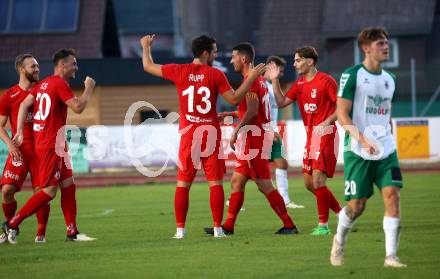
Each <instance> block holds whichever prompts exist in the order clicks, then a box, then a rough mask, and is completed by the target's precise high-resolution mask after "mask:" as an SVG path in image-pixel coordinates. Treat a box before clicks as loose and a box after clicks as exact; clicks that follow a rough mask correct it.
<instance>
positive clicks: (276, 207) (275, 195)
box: [266, 189, 295, 228]
mask: <svg viewBox="0 0 440 279" xmlns="http://www.w3.org/2000/svg"><path fill="white" fill-rule="evenodd" d="M266 198H267V200H268V201H269V203H270V206H271V207H272V209H273V211H275V213H276V214H277V215H278V217H280V219H281V220H282V221H283V224H284V227H285V228H293V227H295V224H294V223H293V220H292V218H290V216H289V213H287V209H286V205H285V204H284V200H283V197H281V195H280V193H279V192H278V191H277V190H276V189H275V190H273V191H272V192H270V193H269V194H268V195H267V196H266Z"/></svg>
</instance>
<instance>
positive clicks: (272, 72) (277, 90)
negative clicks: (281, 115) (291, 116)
mask: <svg viewBox="0 0 440 279" xmlns="http://www.w3.org/2000/svg"><path fill="white" fill-rule="evenodd" d="M266 75H267V77H269V79H270V80H271V81H272V87H273V93H274V96H275V101H276V102H277V106H278V108H284V107H286V106H288V105H290V104H291V103H293V100H292V99H290V98H289V97H286V96H285V95H284V92H283V90H282V89H281V85H280V80H279V76H280V67H278V66H277V65H276V64H275V63H270V64H269V65H267V73H266Z"/></svg>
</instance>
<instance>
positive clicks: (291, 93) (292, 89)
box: [286, 81, 301, 101]
mask: <svg viewBox="0 0 440 279" xmlns="http://www.w3.org/2000/svg"><path fill="white" fill-rule="evenodd" d="M300 92H301V91H300V89H299V85H298V81H295V83H294V84H293V85H292V87H290V89H289V91H287V93H286V97H288V98H289V99H291V100H293V101H295V100H296V97H297V95H298V94H299V93H300Z"/></svg>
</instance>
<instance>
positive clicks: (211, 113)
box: [140, 35, 264, 239]
mask: <svg viewBox="0 0 440 279" xmlns="http://www.w3.org/2000/svg"><path fill="white" fill-rule="evenodd" d="M154 37H155V36H154V35H147V36H144V37H142V38H141V40H140V43H141V45H142V48H143V55H142V62H143V66H144V71H145V72H147V73H149V74H152V75H155V76H158V77H162V78H165V79H168V80H170V81H172V82H173V83H174V84H175V85H176V87H177V93H178V95H179V103H180V133H181V139H180V147H179V168H178V171H177V180H178V182H177V187H176V192H175V196H174V209H175V214H176V224H177V231H176V234H175V235H174V238H176V239H181V238H183V237H184V236H185V220H186V215H187V212H188V204H189V189H190V187H191V184H192V182H193V180H194V177H195V175H196V172H197V169H198V168H200V165H202V166H203V169H204V170H205V175H206V179H207V180H208V183H209V186H210V205H211V211H212V217H213V220H214V236H215V237H222V236H224V233H223V230H222V227H221V222H222V219H223V209H224V192H223V185H222V184H223V175H224V173H225V162H224V159H222V158H223V157H224V156H223V154H221V153H222V150H221V147H220V143H221V131H220V125H219V122H218V120H217V112H216V105H217V97H218V95H219V94H220V95H222V96H223V97H224V98H225V100H226V101H227V102H229V103H231V104H238V103H239V102H240V101H241V99H242V98H243V97H244V95H245V93H246V92H247V91H248V90H249V88H250V85H251V84H252V81H253V80H255V79H256V78H257V76H259V75H260V74H261V73H262V71H263V70H264V65H263V64H261V65H259V66H258V67H256V68H255V69H254V70H253V71H252V72H251V73H250V76H249V81H248V82H246V83H243V85H242V86H241V87H240V88H238V89H237V91H235V92H234V91H233V90H232V88H231V86H230V84H229V82H228V80H227V79H226V76H225V75H224V73H223V72H221V71H220V70H218V69H215V68H213V67H212V63H213V62H214V59H215V57H216V55H217V45H216V41H215V39H214V38H211V37H208V36H205V35H202V36H200V37H197V38H195V39H194V40H193V41H192V52H193V54H194V60H193V62H192V63H190V64H167V65H160V64H155V63H154V61H153V58H152V55H151V46H152V43H153V41H154ZM202 150H204V151H203V152H202Z"/></svg>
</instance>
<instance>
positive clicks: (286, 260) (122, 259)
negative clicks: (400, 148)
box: [0, 173, 440, 279]
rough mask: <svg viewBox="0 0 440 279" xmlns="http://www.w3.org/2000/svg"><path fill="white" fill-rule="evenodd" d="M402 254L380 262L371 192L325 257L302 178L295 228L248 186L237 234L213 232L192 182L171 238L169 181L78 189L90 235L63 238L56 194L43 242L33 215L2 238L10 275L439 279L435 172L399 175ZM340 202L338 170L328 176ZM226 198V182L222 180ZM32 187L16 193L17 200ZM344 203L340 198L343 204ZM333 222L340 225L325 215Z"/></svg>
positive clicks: (296, 188) (326, 240)
mask: <svg viewBox="0 0 440 279" xmlns="http://www.w3.org/2000/svg"><path fill="white" fill-rule="evenodd" d="M404 183H405V186H404V189H403V191H402V226H403V229H402V235H401V244H400V249H399V256H400V258H401V259H402V260H403V261H404V262H405V263H407V264H408V268H406V269H400V270H396V269H385V268H383V259H384V253H385V251H384V250H385V248H384V233H383V230H382V218H383V205H382V200H381V199H380V197H379V193H378V192H377V191H375V195H374V196H373V197H372V198H371V200H370V201H369V203H368V205H367V209H366V212H365V214H364V215H363V216H362V217H361V218H360V219H359V220H358V223H357V225H356V227H357V229H358V231H357V232H351V233H350V234H349V240H348V243H347V246H346V261H345V266H344V267H342V268H334V267H332V266H330V263H329V251H330V246H331V239H332V236H324V237H316V236H315V237H314V236H310V235H309V233H310V232H311V230H312V228H313V227H315V226H316V223H317V216H316V206H315V199H314V197H313V196H312V195H311V194H310V193H309V192H307V191H306V190H305V189H304V187H303V186H302V185H303V184H302V181H301V180H300V179H293V180H290V183H289V185H290V194H291V197H292V198H293V200H294V201H295V202H297V203H301V204H304V205H305V206H306V208H305V209H294V210H291V209H289V212H290V213H291V215H292V216H293V218H294V220H295V222H296V224H297V225H298V227H299V229H300V230H301V234H299V235H296V236H275V235H274V234H273V233H274V232H275V231H276V230H277V229H279V228H280V227H281V222H280V221H279V220H278V218H277V217H276V215H275V214H274V213H273V212H272V210H271V208H270V206H269V204H268V202H267V200H266V199H265V197H264V196H263V195H262V194H261V193H259V192H258V190H257V189H256V186H255V185H254V184H253V183H249V184H248V186H247V191H246V194H245V203H244V208H245V211H242V212H241V213H240V215H239V218H238V221H237V225H236V234H235V235H234V236H231V237H228V238H224V239H214V238H212V237H209V236H207V235H205V234H204V233H203V227H206V226H211V223H212V221H211V220H212V219H211V213H210V210H209V191H208V188H207V185H206V184H194V185H193V187H192V189H191V192H190V209H189V214H188V218H187V237H186V238H185V239H183V240H174V239H172V238H171V237H172V235H173V234H174V232H175V227H174V214H173V198H174V185H154V186H147V187H140V186H128V187H108V188H100V189H81V190H79V191H78V193H77V199H78V207H79V212H78V223H79V228H80V230H81V231H82V232H83V233H87V234H88V235H90V236H93V237H97V238H98V240H97V241H95V242H83V243H66V242H64V233H65V228H64V222H63V217H62V214H61V209H60V205H59V197H57V198H56V199H55V200H54V201H53V202H52V210H51V216H50V220H49V226H48V231H47V240H48V242H47V243H46V244H43V245H37V244H35V243H34V242H33V241H34V237H35V231H36V221H35V217H30V218H28V219H27V220H26V221H25V222H24V223H23V224H22V225H21V235H20V236H19V238H18V241H19V243H18V244H17V245H15V246H14V245H10V244H8V243H6V244H3V245H0V272H1V274H2V277H9V278H33V279H37V278H46V279H47V278H116V277H122V278H228V279H230V278H287V277H288V278H375V279H376V278H418V279H420V278H440V268H439V263H440V260H439V259H440V245H439V238H440V237H439V236H440V225H439V213H440V203H439V201H440V174H434V173H431V174H413V173H406V174H404ZM329 186H330V187H331V189H332V190H333V192H334V193H335V195H336V196H337V197H338V199H340V200H341V201H342V198H343V196H342V195H343V183H342V177H336V178H334V179H331V180H330V181H329ZM225 191H226V195H228V193H229V182H226V183H225ZM29 195H30V193H28V192H25V193H19V194H18V195H17V196H18V201H19V206H21V205H22V204H23V202H24V200H25V199H27V198H28V197H29ZM342 203H344V202H343V201H342ZM330 227H331V229H332V232H334V231H335V229H336V217H335V215H331V217H330Z"/></svg>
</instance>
